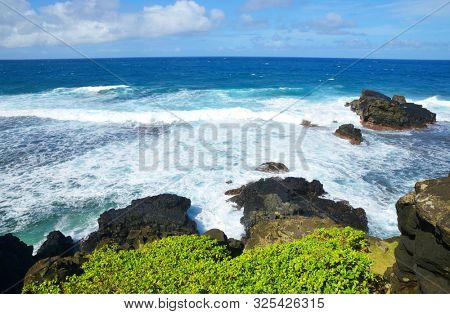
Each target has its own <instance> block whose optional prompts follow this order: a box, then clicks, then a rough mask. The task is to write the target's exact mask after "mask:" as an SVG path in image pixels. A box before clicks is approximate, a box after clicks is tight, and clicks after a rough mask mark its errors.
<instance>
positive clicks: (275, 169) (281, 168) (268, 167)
mask: <svg viewBox="0 0 450 314" xmlns="http://www.w3.org/2000/svg"><path fill="white" fill-rule="evenodd" d="M256 170H257V171H261V172H271V173H282V172H289V169H288V167H286V165H284V164H283V163H281V162H273V161H269V162H265V163H263V164H261V165H259V166H258V167H257V168H256Z"/></svg>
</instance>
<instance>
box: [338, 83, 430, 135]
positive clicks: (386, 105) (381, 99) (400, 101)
mask: <svg viewBox="0 0 450 314" xmlns="http://www.w3.org/2000/svg"><path fill="white" fill-rule="evenodd" d="M346 106H349V107H350V108H351V110H353V111H354V112H356V113H357V114H358V115H359V116H360V118H361V123H362V125H364V126H365V127H367V128H371V129H376V130H402V129H413V128H423V127H426V126H427V125H428V124H431V123H434V122H436V114H435V113H432V112H431V111H429V110H427V109H425V108H423V107H422V106H421V105H417V104H414V103H407V102H406V99H405V97H404V96H398V95H396V96H395V97H393V98H392V99H391V98H389V97H388V96H386V95H383V94H381V93H379V92H375V91H371V90H363V91H362V93H361V97H360V98H359V99H356V100H354V101H352V102H350V103H348V104H346Z"/></svg>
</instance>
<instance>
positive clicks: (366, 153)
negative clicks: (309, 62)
mask: <svg viewBox="0 0 450 314" xmlns="http://www.w3.org/2000/svg"><path fill="white" fill-rule="evenodd" d="M106 87H108V89H105V88H106ZM112 87H114V88H112ZM86 88H87V89H86ZM89 88H90V87H84V91H83V90H81V91H80V90H77V88H75V89H65V90H61V89H60V90H53V91H50V92H43V93H38V94H27V95H13V96H0V116H3V117H13V116H35V117H40V118H50V119H55V120H63V121H77V123H78V122H93V123H101V124H105V123H117V124H125V123H133V124H135V123H144V124H149V123H156V124H171V123H174V122H177V121H179V118H181V119H182V120H183V121H186V122H189V123H192V124H193V125H194V127H195V128H198V127H199V126H200V125H202V123H204V122H208V123H221V122H239V123H241V124H244V123H245V122H247V121H252V122H256V123H259V121H260V120H269V119H272V118H273V119H274V121H277V122H280V123H284V124H289V125H296V126H297V127H298V128H301V126H300V125H299V124H300V122H301V121H302V120H309V121H311V122H312V123H314V124H318V125H320V126H323V128H309V129H308V132H307V134H306V137H305V139H304V141H303V142H302V144H301V147H297V148H296V149H294V150H293V151H291V150H289V140H290V139H289V137H280V136H279V135H278V134H276V133H274V134H271V135H270V136H271V137H272V139H273V142H272V143H273V145H272V146H271V152H270V153H271V155H270V156H268V157H267V160H276V161H281V162H284V163H285V164H286V165H287V166H288V167H289V168H290V169H291V172H289V173H288V175H289V176H300V177H305V178H307V179H308V180H312V179H318V180H320V181H321V182H322V183H323V184H324V188H325V190H326V191H327V192H328V193H329V196H328V197H334V198H340V199H345V200H348V201H350V203H351V205H353V206H355V207H363V208H364V209H365V210H366V212H367V214H368V216H369V223H370V228H371V230H372V232H373V233H374V234H376V235H379V236H386V235H393V234H396V232H397V229H396V215H395V208H394V204H395V201H396V200H397V199H398V197H399V196H400V195H402V194H403V193H404V192H405V191H407V190H408V188H412V187H413V185H414V181H415V180H414V179H413V178H411V180H409V179H408V180H409V181H405V179H404V178H402V176H401V175H398V174H395V172H396V171H398V169H402V167H405V165H407V164H408V163H412V162H413V161H414V160H416V159H417V158H419V157H418V155H416V154H414V153H412V152H411V150H410V149H409V148H408V147H404V146H399V145H397V144H396V142H395V141H393V140H391V139H390V138H389V134H388V135H386V133H383V135H380V134H381V133H380V132H376V131H370V130H363V133H364V137H365V139H366V142H365V143H364V144H363V145H361V146H359V147H355V146H352V145H350V144H349V143H348V142H347V141H345V140H342V139H340V138H337V137H335V136H334V135H333V131H334V130H335V128H336V127H337V126H338V125H339V124H342V123H353V124H355V125H359V118H358V116H357V115H356V114H355V113H353V112H352V111H351V110H349V108H347V107H345V106H344V104H345V103H346V102H347V101H349V100H351V99H353V98H356V97H334V98H327V99H313V100H311V99H302V98H301V97H294V96H288V97H287V96H283V95H280V96H277V95H276V93H274V95H271V93H272V91H278V92H281V93H282V92H284V91H285V90H279V89H278V88H276V89H263V90H258V89H243V90H195V91H194V90H180V91H176V92H173V93H166V94H163V93H162V94H154V95H150V96H147V97H143V98H139V99H133V98H131V99H125V100H120V101H117V102H116V101H110V100H111V99H113V98H114V97H115V93H116V92H117V93H120V92H121V89H123V88H126V87H125V86H120V87H117V86H103V87H101V88H100V87H94V89H91V90H90V89H89ZM104 90H111V92H108V93H101V92H100V91H104ZM264 93H265V95H266V96H260V95H259V94H264ZM267 95H269V96H267ZM414 102H416V103H419V104H423V105H424V106H425V107H427V108H429V109H430V110H432V111H435V112H436V113H437V116H438V120H440V121H445V120H442V119H447V118H445V117H446V115H447V116H448V115H450V109H449V108H450V106H449V103H450V102H449V101H446V100H442V99H440V98H438V97H430V98H427V99H424V100H415V101H414ZM161 107H167V108H168V109H169V110H170V111H171V112H167V111H165V110H162V109H161ZM288 107H289V108H288ZM287 108H288V109H287ZM285 109H287V110H286V111H284V112H282V113H280V111H283V110H285ZM447 121H450V118H449V120H447ZM58 125H62V126H60V127H61V132H66V129H65V128H64V126H67V125H73V123H72V122H68V124H66V123H63V124H56V125H55V126H54V127H55V128H56V127H58ZM77 126H78V124H77ZM94 126H95V125H94ZM177 127H178V126H177V125H173V126H172V127H171V129H172V128H173V129H175V128H177ZM114 128H115V126H114ZM95 129H97V128H96V127H95ZM26 131H27V130H24V131H23V132H26ZM30 132H41V130H36V129H34V130H33V129H30ZM82 132H83V130H82V129H80V130H79V133H80V135H79V136H80V137H81V138H80V140H82V137H83V133H82ZM77 134H78V133H77ZM397 134H398V133H393V134H392V136H397ZM402 135H403V136H409V135H410V133H406V132H405V133H402ZM233 136H234V137H233V139H232V143H233V144H234V145H233V147H232V149H231V150H228V146H227V145H228V143H229V142H230V139H229V138H228V137H227V134H222V133H219V134H218V137H217V139H215V140H214V141H212V142H211V143H210V144H211V145H212V146H213V147H214V149H215V150H216V151H218V152H220V154H219V160H218V161H217V162H216V164H215V166H214V167H213V166H212V167H210V168H208V167H206V168H201V167H194V168H191V169H189V170H187V171H181V170H178V169H175V168H169V169H159V168H157V169H156V170H154V171H149V172H145V171H144V172H143V171H140V170H139V153H138V152H139V149H138V147H139V143H138V142H137V140H133V141H129V142H124V141H120V142H114V143H110V144H106V145H103V146H101V147H99V148H95V149H92V150H90V151H88V152H87V153H84V154H81V155H78V156H74V157H73V158H70V159H68V160H66V161H64V162H61V163H59V164H50V165H43V166H39V167H36V168H33V169H27V170H26V171H25V170H21V171H18V172H5V173H1V174H0V194H1V195H2V196H3V198H4V199H5V200H7V201H5V202H4V203H2V206H7V207H8V211H7V214H6V215H7V216H5V217H2V218H1V219H2V220H1V221H3V219H5V220H4V221H8V220H13V221H15V222H17V225H16V226H17V227H16V230H13V231H20V230H21V229H22V228H26V226H28V225H29V224H30V223H32V222H33V221H35V219H40V220H42V221H47V220H48V217H51V214H52V213H51V212H50V211H52V210H54V208H53V207H52V206H50V205H49V204H53V203H54V202H55V201H59V200H60V201H62V202H64V203H66V204H69V205H71V206H72V207H73V208H82V207H81V205H80V204H86V203H89V202H93V201H95V202H99V203H101V202H102V201H103V200H104V199H105V198H106V197H109V198H111V199H112V200H114V202H115V203H116V204H118V206H126V205H128V204H129V203H130V202H131V200H132V199H135V198H138V197H144V196H148V195H154V194H158V193H162V192H171V193H176V194H179V195H182V196H186V197H189V198H190V199H191V200H192V205H193V207H192V208H191V210H190V213H189V214H190V215H191V216H192V217H194V218H195V219H196V221H197V223H198V225H199V228H200V230H207V229H209V228H220V229H222V230H224V231H225V232H226V233H227V234H228V235H229V236H230V237H239V236H240V235H241V234H242V232H243V227H242V225H241V224H240V221H239V220H240V217H241V216H242V212H241V211H237V210H236V209H235V208H233V206H232V204H230V203H229V202H227V201H226V200H227V197H226V196H225V195H224V194H223V193H224V191H225V190H227V189H230V188H235V187H239V186H240V185H242V184H245V183H247V182H249V181H253V180H257V179H259V178H261V177H264V176H269V175H266V174H263V173H260V172H255V171H253V170H252V167H247V168H245V167H241V166H240V165H241V158H242V151H241V148H242V142H241V141H242V138H241V134H240V133H239V132H235V133H234V134H233ZM383 136H386V137H383ZM178 140H179V141H180V142H182V143H184V144H185V145H188V146H190V147H194V148H195V149H202V145H201V143H199V141H198V138H196V137H193V136H191V135H190V134H189V133H188V132H185V133H181V138H179V139H178ZM258 141H260V139H258V138H257V135H256V134H249V138H248V139H247V143H246V145H245V146H246V147H248V149H249V157H248V158H249V159H248V161H247V164H249V165H254V166H256V165H257V164H258V162H260V161H261V160H258V158H257V156H256V155H257V154H256V152H255V151H254V149H255V146H256V145H257V143H258ZM248 143H250V144H248ZM49 144H52V143H49ZM247 144H248V145H247ZM58 145H61V144H58ZM162 145H163V144H162V143H159V142H156V147H157V151H164V146H162ZM300 151H301V152H302V153H303V155H304V156H305V158H306V161H307V166H308V167H307V168H303V167H301V165H300V164H293V163H291V161H290V157H292V156H297V154H298V153H299V152H300ZM173 154H174V152H173V151H169V152H168V153H167V155H164V156H162V158H161V160H168V159H171V158H172V159H173V158H174V155H173ZM283 154H284V156H285V160H280V158H279V156H280V155H283ZM36 158H39V155H37V156H36ZM190 158H191V156H189V154H188V153H187V152H186V154H182V155H181V156H179V161H180V163H182V164H186V163H188V162H189V160H190ZM420 158H422V157H420ZM423 158H426V156H425V157H423ZM267 160H263V161H267ZM424 163H425V164H427V161H426V160H425V161H424ZM227 164H231V165H235V166H234V167H232V168H231V169H227V168H226V167H225V165H227ZM444 166H445V165H443V167H444ZM228 180H232V181H233V183H232V184H231V185H228V184H226V183H225V182H226V181H228ZM374 180H381V181H382V180H386V181H387V182H388V184H383V183H381V184H374ZM11 187H14V188H11ZM80 210H81V209H78V211H77V210H75V212H73V213H68V214H67V215H65V216H63V217H62V218H60V219H59V220H58V221H56V222H54V223H53V222H52V223H53V225H51V226H48V230H47V231H50V230H53V229H60V230H62V231H63V232H64V233H67V234H70V235H72V236H74V237H76V238H79V237H81V236H84V235H86V234H87V233H88V232H90V231H92V230H94V229H95V228H96V219H97V218H98V215H99V214H100V212H99V211H93V212H88V213H85V212H79V211H80ZM30 211H35V213H34V216H33V215H27V213H29V212H30ZM73 217H78V218H77V219H79V220H80V221H78V222H77V221H76V219H75V218H73ZM80 217H81V218H80ZM8 231H11V230H8Z"/></svg>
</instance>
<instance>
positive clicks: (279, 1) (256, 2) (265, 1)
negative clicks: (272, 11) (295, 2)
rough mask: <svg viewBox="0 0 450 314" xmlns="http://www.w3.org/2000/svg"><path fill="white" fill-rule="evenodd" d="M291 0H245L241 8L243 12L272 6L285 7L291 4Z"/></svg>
mask: <svg viewBox="0 0 450 314" xmlns="http://www.w3.org/2000/svg"><path fill="white" fill-rule="evenodd" d="M291 2H292V1H291V0H247V2H246V3H245V4H244V5H243V7H242V10H243V11H245V12H250V11H258V10H263V9H267V8H273V7H286V6H289V5H290V4H291Z"/></svg>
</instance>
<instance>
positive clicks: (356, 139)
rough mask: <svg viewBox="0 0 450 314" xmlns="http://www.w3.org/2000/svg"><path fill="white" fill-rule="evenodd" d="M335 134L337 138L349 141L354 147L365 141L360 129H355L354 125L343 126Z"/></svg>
mask: <svg viewBox="0 0 450 314" xmlns="http://www.w3.org/2000/svg"><path fill="white" fill-rule="evenodd" d="M334 134H335V135H336V136H337V137H340V138H343V139H346V140H348V141H349V142H350V143H351V144H353V145H359V144H361V142H362V141H363V137H362V133H361V130H360V129H357V128H355V126H354V125H353V124H343V125H341V126H340V127H339V128H338V129H337V130H336V131H335V132H334Z"/></svg>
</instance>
